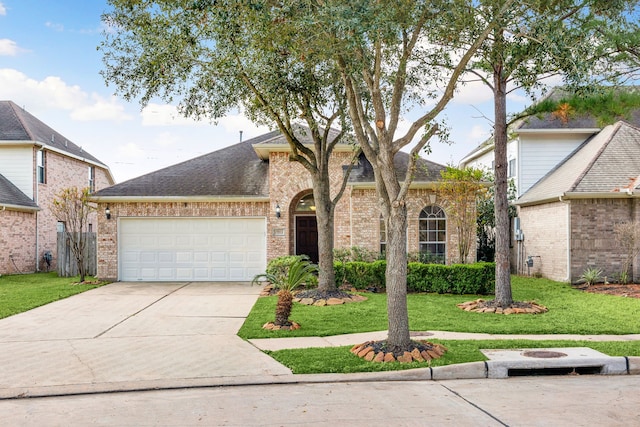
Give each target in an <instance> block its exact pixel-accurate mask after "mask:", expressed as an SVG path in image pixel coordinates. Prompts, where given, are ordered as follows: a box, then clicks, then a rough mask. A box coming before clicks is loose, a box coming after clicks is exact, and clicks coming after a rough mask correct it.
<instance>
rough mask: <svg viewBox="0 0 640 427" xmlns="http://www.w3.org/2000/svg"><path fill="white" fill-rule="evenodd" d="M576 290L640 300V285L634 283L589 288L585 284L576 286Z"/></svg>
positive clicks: (601, 284)
mask: <svg viewBox="0 0 640 427" xmlns="http://www.w3.org/2000/svg"><path fill="white" fill-rule="evenodd" d="M574 288H575V289H579V290H581V291H584V292H589V293H593V294H606V295H615V296H619V297H627V298H640V284H638V283H632V284H628V285H623V284H620V283H596V284H595V285H591V286H587V285H585V284H580V285H574Z"/></svg>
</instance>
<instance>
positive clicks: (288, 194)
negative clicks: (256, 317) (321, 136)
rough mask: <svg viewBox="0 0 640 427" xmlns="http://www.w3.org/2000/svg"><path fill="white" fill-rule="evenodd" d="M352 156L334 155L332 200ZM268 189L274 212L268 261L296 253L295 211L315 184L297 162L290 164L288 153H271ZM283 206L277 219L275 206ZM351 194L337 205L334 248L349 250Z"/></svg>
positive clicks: (331, 165)
mask: <svg viewBox="0 0 640 427" xmlns="http://www.w3.org/2000/svg"><path fill="white" fill-rule="evenodd" d="M352 155H353V154H352V153H349V152H337V153H334V155H333V157H332V159H331V161H330V162H329V176H330V187H331V196H332V197H335V195H336V194H337V192H338V190H339V188H340V185H341V184H342V177H343V175H344V174H343V171H342V165H344V164H348V162H349V161H350V160H351V157H352ZM269 188H270V190H269V191H270V198H271V204H272V206H271V209H270V210H269V221H268V227H269V229H268V231H267V233H268V234H269V238H268V239H267V258H268V259H272V258H275V257H278V256H281V255H287V254H291V253H295V248H294V245H295V235H294V233H295V222H294V220H295V218H294V215H293V213H294V211H295V208H296V205H297V203H298V202H299V201H300V199H301V198H302V197H303V196H304V195H306V194H308V193H310V192H312V189H313V183H312V180H311V175H310V174H309V172H308V171H307V170H306V169H305V168H304V167H303V166H302V165H301V164H300V163H298V162H292V161H290V160H289V154H288V153H271V154H270V157H269ZM276 203H278V204H279V205H280V209H281V211H282V216H281V217H280V218H276V216H275V206H276ZM349 207H350V203H349V191H348V189H347V191H345V193H344V194H343V196H342V198H341V199H340V201H339V202H338V204H337V205H336V209H335V218H334V242H335V243H334V244H335V247H342V246H350V241H351V221H350V216H349Z"/></svg>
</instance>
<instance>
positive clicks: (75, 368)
mask: <svg viewBox="0 0 640 427" xmlns="http://www.w3.org/2000/svg"><path fill="white" fill-rule="evenodd" d="M259 293H260V288H259V287H256V286H253V287H252V286H251V285H250V284H248V283H186V282H185V283H125V282H123V283H113V284H110V285H106V286H103V287H101V288H98V289H94V290H91V291H88V292H85V293H82V294H79V295H76V296H73V297H70V298H67V299H65V300H61V301H57V302H55V303H52V304H48V305H46V306H43V307H39V308H36V309H34V310H30V311H29V312H26V313H21V314H18V315H16V316H12V317H9V318H6V319H2V320H0V425H2V426H5V425H7V426H14V425H25V426H31V425H38V426H39V425H238V426H240V425H267V426H269V425H307V424H311V425H368V424H371V423H385V424H395V425H640V377H639V376H637V375H616V376H604V375H597V376H594V375H589V376H569V377H568V376H565V377H557V376H555V377H535V378H533V377H526V378H509V379H500V380H494V379H485V378H484V376H483V375H484V374H485V372H484V371H485V366H484V364H483V363H482V362H479V363H477V364H465V365H464V366H456V365H452V366H449V367H442V368H434V369H429V368H427V369H418V370H411V371H400V372H381V373H370V374H349V375H338V374H323V375H292V374H291V371H290V370H289V369H288V368H286V367H285V366H283V365H281V364H279V363H278V362H276V361H275V360H273V359H271V358H270V357H268V356H267V355H265V354H264V353H262V352H261V351H260V349H261V348H267V347H271V348H272V349H274V348H273V347H275V349H277V348H290V347H299V346H313V345H320V344H318V343H321V344H322V345H348V344H355V343H358V342H362V341H364V340H366V339H369V338H374V337H377V336H378V335H380V334H383V332H377V333H372V334H354V335H352V336H347V337H328V338H309V339H300V340H299V341H291V340H290V339H289V340H284V341H277V340H274V341H272V340H268V341H265V340H252V342H246V341H244V340H242V339H240V338H238V337H237V336H236V332H237V330H238V329H239V328H240V326H241V325H242V323H243V321H244V319H245V318H246V316H247V315H248V313H249V311H250V309H251V307H252V306H253V304H254V303H255V300H256V298H258V295H259ZM425 334H427V333H425ZM428 334H429V335H432V336H438V334H445V335H446V334H451V333H438V332H428ZM466 337H467V338H468V339H474V336H466ZM580 338H581V339H584V338H585V337H580ZM590 338H591V339H599V338H598V337H590ZM600 338H602V337H600ZM609 338H611V339H624V340H628V339H638V337H635V336H624V337H609ZM374 339H375V338H374ZM310 340H313V342H312V344H313V343H315V344H313V345H309V341H310ZM269 341H270V342H271V343H269ZM629 366H630V368H631V369H630V370H631V371H632V372H633V373H640V363H639V361H638V359H637V358H630V359H629ZM433 379H436V380H445V379H447V381H433Z"/></svg>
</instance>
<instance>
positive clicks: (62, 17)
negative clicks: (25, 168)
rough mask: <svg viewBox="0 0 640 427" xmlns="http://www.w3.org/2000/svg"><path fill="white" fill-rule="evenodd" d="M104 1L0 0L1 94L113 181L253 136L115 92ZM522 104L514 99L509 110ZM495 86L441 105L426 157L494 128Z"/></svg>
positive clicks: (228, 121)
mask: <svg viewBox="0 0 640 427" xmlns="http://www.w3.org/2000/svg"><path fill="white" fill-rule="evenodd" d="M107 9H108V5H107V3H106V1H102V0H0V100H11V101H14V102H15V103H16V104H18V105H20V106H22V107H24V108H25V109H26V110H27V111H29V112H30V113H31V114H33V115H35V116H36V117H38V118H39V119H40V120H42V121H43V122H45V123H46V124H48V125H49V126H51V127H52V128H54V129H55V130H56V131H58V132H60V133H61V134H62V135H64V136H65V137H66V138H68V139H69V140H71V141H73V142H74V143H76V144H78V145H80V146H82V147H83V148H84V149H85V150H87V151H88V152H89V153H91V154H92V155H94V156H95V157H97V158H98V159H100V160H101V161H102V162H104V163H106V164H107V165H108V166H109V168H110V169H111V172H112V173H113V175H114V177H115V179H116V181H117V182H122V181H124V180H127V179H130V178H133V177H136V176H139V175H142V174H145V173H148V172H151V171H154V170H157V169H160V168H162V167H165V166H169V165H171V164H175V163H177V162H180V161H184V160H187V159H190V158H193V157H196V156H199V155H202V154H205V153H208V152H211V151H215V150H218V149H220V148H223V147H226V146H228V145H231V144H234V143H237V142H238V140H239V132H240V131H243V139H245V140H246V139H248V138H252V137H254V136H258V135H260V134H262V133H264V132H266V131H268V129H267V128H264V127H263V128H256V126H254V125H253V124H252V123H251V122H250V121H249V120H247V119H246V118H245V117H244V116H242V115H239V114H236V115H233V114H230V115H228V116H227V117H225V118H223V119H221V120H219V121H218V123H217V124H211V123H209V122H194V121H190V120H186V119H183V118H180V117H177V115H176V113H175V109H174V108H173V107H172V106H170V105H165V104H161V103H152V104H150V105H149V106H147V107H146V108H144V109H141V106H140V105H139V104H138V103H136V102H126V101H125V100H124V99H122V98H118V97H116V96H114V89H113V87H107V86H106V84H105V83H104V81H103V79H102V77H101V76H100V74H99V72H100V70H101V68H102V56H101V52H99V51H97V50H96V47H97V46H98V45H99V44H100V42H101V40H102V29H103V25H102V23H101V20H100V17H101V14H102V13H103V12H105V11H106V10H107ZM525 103H528V101H527V100H526V99H525V98H522V97H514V98H511V100H510V102H509V107H510V108H509V109H510V110H514V109H515V110H519V109H521V108H522V107H523V106H524V105H525ZM491 105H492V104H491V93H490V91H489V90H488V89H487V88H485V87H483V86H482V85H480V84H470V85H467V86H465V87H464V88H462V89H461V90H460V92H459V93H458V94H457V95H456V97H455V99H454V102H453V103H452V104H450V107H449V108H448V109H447V111H446V117H447V118H448V120H449V122H450V126H451V128H452V132H451V139H452V141H453V144H452V145H445V144H442V143H439V142H433V143H432V153H431V154H430V155H429V156H428V158H429V159H430V160H432V161H435V162H437V163H442V164H449V163H455V164H457V162H458V161H459V160H460V159H461V158H462V157H463V156H464V155H465V154H467V153H468V152H469V151H471V150H472V149H473V148H474V147H476V146H477V145H478V144H479V143H480V142H482V141H483V140H484V139H486V138H487V137H488V136H489V135H490V126H491V124H490V122H489V121H488V120H487V118H486V117H481V114H480V113H479V111H478V110H480V111H483V112H484V114H485V115H486V116H487V117H489V118H491V117H492V116H493V113H492V111H493V110H492V107H491Z"/></svg>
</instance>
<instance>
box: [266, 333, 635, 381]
mask: <svg viewBox="0 0 640 427" xmlns="http://www.w3.org/2000/svg"><path fill="white" fill-rule="evenodd" d="M432 342H439V343H441V344H443V345H444V346H445V347H447V352H446V353H445V354H444V356H442V357H441V358H439V359H434V360H432V361H431V363H430V364H429V363H427V362H413V363H373V362H367V361H365V360H364V359H362V358H360V357H357V356H355V355H353V354H351V353H350V352H349V348H350V347H325V348H306V349H295V350H279V351H269V352H266V353H267V354H269V355H270V356H271V357H273V358H274V359H276V360H277V361H279V362H280V363H282V364H283V365H285V366H287V367H289V368H290V369H291V370H292V371H293V373H294V374H320V373H343V374H346V373H353V372H380V371H395V370H404V369H414V368H426V367H428V366H445V365H453V364H457V363H467V362H478V361H482V360H486V357H484V355H483V354H482V353H481V352H480V350H481V349H498V348H500V349H509V348H556V347H590V348H592V349H594V350H597V351H600V352H602V353H604V354H608V355H609V356H640V342H639V341H624V342H619V341H615V342H593V341H530V340H496V341H475V340H432Z"/></svg>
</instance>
